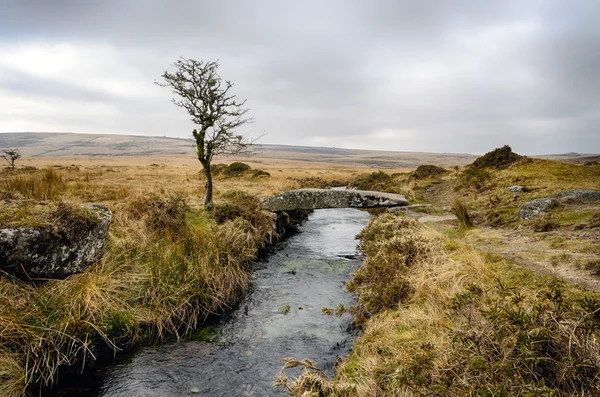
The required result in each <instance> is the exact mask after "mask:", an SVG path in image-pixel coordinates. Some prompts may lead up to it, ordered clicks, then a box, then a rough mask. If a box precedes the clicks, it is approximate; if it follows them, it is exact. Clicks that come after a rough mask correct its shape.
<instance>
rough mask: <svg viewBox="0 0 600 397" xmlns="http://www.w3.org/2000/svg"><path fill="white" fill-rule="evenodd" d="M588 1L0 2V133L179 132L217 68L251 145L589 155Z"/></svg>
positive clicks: (591, 72)
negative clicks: (182, 61) (210, 69)
mask: <svg viewBox="0 0 600 397" xmlns="http://www.w3.org/2000/svg"><path fill="white" fill-rule="evenodd" d="M599 16H600V1H597V0H590V1H577V0H565V1H528V0H517V1H481V0H472V1H468V0H462V1H449V0H448V1H443V0H439V1H431V0H429V1H424V0H419V1H400V0H371V1H368V0H364V1H349V0H340V1H331V0H327V1H326V0H315V1H304V0H303V1H293V2H292V1H284V0H273V1H261V0H253V1H241V0H239V1H223V0H220V1H212V2H209V1H183V0H178V1H173V0H172V1H158V0H143V1H142V0H138V1H127V0H114V1H112V0H103V1H91V0H90V1H85V0H73V1H68V0H39V1H33V0H0V54H1V55H0V132H18V131H72V132H98V133H128V134H148V135H159V136H162V135H166V136H173V137H186V138H187V137H191V133H190V132H191V129H192V128H193V127H194V126H193V124H192V123H191V122H190V121H189V118H188V116H187V113H186V112H185V111H184V110H183V109H181V108H177V107H176V106H174V105H173V104H171V103H170V99H171V93H170V92H169V90H167V89H166V88H160V87H158V86H155V85H154V84H153V83H154V80H156V79H159V78H160V75H161V73H162V71H163V70H164V69H165V68H168V67H169V65H170V64H171V63H172V62H173V61H175V60H176V59H177V58H178V57H179V56H184V57H187V58H194V59H204V60H216V59H218V60H220V64H221V68H220V69H219V71H220V74H221V76H222V77H223V78H225V79H228V80H232V81H234V82H235V83H236V86H235V93H236V94H237V96H238V98H240V99H244V98H245V99H247V105H248V107H249V108H250V110H251V115H252V116H253V117H254V118H255V120H256V122H255V123H254V124H252V125H251V126H250V127H249V128H247V129H245V131H244V132H246V133H250V134H254V135H260V134H262V133H266V135H265V136H264V137H263V138H262V139H261V142H262V143H279V144H292V145H309V146H335V147H346V148H368V149H384V150H407V151H431V152H470V153H481V152H486V151H488V150H490V149H493V148H494V147H497V146H500V145H503V144H510V145H511V146H512V147H513V149H514V150H515V151H517V152H520V153H524V154H541V153H564V152H570V151H578V152H584V153H592V152H594V153H598V152H600V129H599V125H600V24H599V23H598V18H599Z"/></svg>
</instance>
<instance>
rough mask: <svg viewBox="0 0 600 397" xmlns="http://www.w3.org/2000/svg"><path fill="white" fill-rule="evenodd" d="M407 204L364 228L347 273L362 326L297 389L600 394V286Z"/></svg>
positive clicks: (309, 368)
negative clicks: (550, 270) (585, 284)
mask: <svg viewBox="0 0 600 397" xmlns="http://www.w3.org/2000/svg"><path fill="white" fill-rule="evenodd" d="M470 233H477V231H472V232H470V231H462V232H456V231H455V230H453V229H447V228H446V229H444V228H442V229H441V231H440V230H436V229H434V228H432V227H427V226H423V225H421V224H419V223H418V222H416V221H414V220H411V219H407V218H406V217H403V216H401V215H392V214H384V215H381V216H379V217H376V218H374V219H373V220H372V221H371V223H370V224H369V226H368V227H367V228H365V230H364V231H363V232H362V233H361V235H360V237H361V239H362V240H361V246H362V249H363V251H364V252H365V253H366V254H367V259H366V261H365V265H364V267H362V268H361V269H359V270H358V271H357V272H356V273H355V274H354V277H353V279H352V281H351V282H350V283H349V284H348V288H349V289H350V290H351V291H354V292H355V293H356V294H357V296H358V299H359V304H358V305H356V306H354V307H350V308H343V310H344V311H348V312H350V313H352V314H353V315H354V316H355V318H356V320H357V322H358V324H360V325H361V326H362V327H363V334H362V335H361V336H360V338H359V339H358V341H357V343H356V344H355V348H354V351H353V352H352V353H351V354H350V355H349V356H348V358H347V359H346V360H344V361H343V362H342V363H341V364H340V365H339V366H338V368H337V375H336V377H335V378H334V379H330V378H329V377H327V376H326V375H325V374H323V373H321V372H320V371H319V370H318V369H317V368H316V366H315V365H314V363H310V362H299V361H294V360H291V361H288V363H287V366H288V367H292V366H304V367H305V373H304V375H302V376H301V377H299V378H296V379H291V380H290V379H287V378H286V377H285V374H282V376H281V377H280V379H279V382H280V383H281V384H283V385H285V386H286V387H287V388H288V389H289V391H290V394H292V395H294V396H306V395H315V396H316V395H328V396H329V395H331V396H398V395H402V396H404V395H406V396H412V395H424V394H426V395H443V396H464V395H502V396H504V395H505V396H508V395H548V396H550V395H558V396H576V395H577V396H581V395H597V394H598V393H599V392H600V345H599V343H598V340H600V328H599V327H598V324H599V323H600V320H599V319H598V312H600V297H599V296H598V295H597V294H595V293H592V292H587V291H584V290H581V289H579V288H577V287H574V286H572V285H569V284H565V283H561V282H559V281H557V280H555V279H551V278H549V277H544V276H539V275H536V274H534V273H532V272H530V271H527V270H525V269H523V268H520V267H518V266H516V265H514V264H512V263H510V262H508V261H506V260H504V259H502V258H500V257H496V256H493V255H489V254H484V253H482V252H480V251H478V250H477V249H476V248H474V247H473V246H471V245H469V244H468V240H469V234H470Z"/></svg>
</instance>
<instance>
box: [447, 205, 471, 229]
mask: <svg viewBox="0 0 600 397" xmlns="http://www.w3.org/2000/svg"><path fill="white" fill-rule="evenodd" d="M452 213H453V214H454V215H455V216H456V219H458V227H459V229H461V230H467V229H470V228H472V227H473V220H472V219H471V215H469V210H468V208H467V205H466V204H465V202H464V201H462V200H459V199H455V200H454V201H453V202H452Z"/></svg>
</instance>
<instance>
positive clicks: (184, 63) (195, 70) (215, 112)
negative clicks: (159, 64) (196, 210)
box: [155, 57, 253, 209]
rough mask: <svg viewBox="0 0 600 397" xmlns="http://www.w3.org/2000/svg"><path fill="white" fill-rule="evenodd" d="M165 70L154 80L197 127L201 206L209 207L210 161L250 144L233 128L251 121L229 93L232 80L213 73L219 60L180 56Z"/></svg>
mask: <svg viewBox="0 0 600 397" xmlns="http://www.w3.org/2000/svg"><path fill="white" fill-rule="evenodd" d="M171 67H172V69H173V71H172V72H171V71H168V70H165V72H164V73H163V74H162V78H163V80H164V81H162V82H158V81H156V82H155V84H157V85H159V86H161V87H168V88H170V89H171V91H172V92H173V93H174V94H176V95H177V96H176V97H174V98H173V99H172V102H173V103H174V104H175V105H177V106H179V107H182V108H184V109H186V110H187V112H188V114H189V115H190V117H191V119H192V121H193V122H194V123H195V124H197V125H198V126H199V128H198V129H197V130H196V129H195V130H193V131H192V134H193V135H194V139H195V140H196V152H197V155H198V160H200V163H201V164H202V170H203V171H204V175H205V176H206V196H205V198H204V206H205V208H207V209H211V208H212V207H213V182H212V175H211V171H210V164H211V161H212V159H213V157H214V156H217V155H237V154H240V153H241V152H244V151H245V150H246V149H247V148H248V146H249V145H250V144H251V142H249V141H248V140H247V139H245V137H244V136H242V135H238V134H236V132H235V130H236V129H237V128H238V127H240V126H242V125H244V124H246V123H251V122H252V121H253V119H252V118H248V117H246V113H248V109H246V108H245V107H244V105H245V103H246V101H245V100H244V101H241V102H239V101H237V100H236V99H235V98H236V96H235V95H233V94H231V93H230V90H231V88H232V87H233V85H234V84H233V83H232V82H231V81H229V80H223V79H221V77H220V76H219V74H218V73H217V69H218V68H219V62H217V61H211V62H205V61H197V60H194V59H186V58H183V57H181V58H180V59H179V60H177V61H176V62H175V63H174V64H172V65H171Z"/></svg>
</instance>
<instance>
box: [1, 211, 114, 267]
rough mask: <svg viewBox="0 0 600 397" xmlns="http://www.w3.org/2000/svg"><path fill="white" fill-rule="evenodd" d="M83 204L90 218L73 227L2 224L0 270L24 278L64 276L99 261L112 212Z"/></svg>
mask: <svg viewBox="0 0 600 397" xmlns="http://www.w3.org/2000/svg"><path fill="white" fill-rule="evenodd" d="M84 208H86V209H87V210H88V215H89V218H90V221H89V222H88V223H86V224H85V227H81V225H79V227H77V228H76V229H73V230H62V229H57V228H56V227H52V226H42V227H28V226H21V227H4V228H0V270H3V271H5V272H6V273H9V274H13V275H15V276H17V277H19V278H22V279H29V278H31V279H34V278H65V277H67V276H69V275H71V274H74V273H80V272H82V271H83V270H85V269H86V268H87V267H88V266H89V265H90V264H92V263H94V262H96V261H98V260H99V259H100V258H101V257H102V254H103V253H104V245H105V241H106V234H107V232H108V228H109V226H110V223H111V220H112V213H111V211H110V210H109V209H108V208H106V207H104V206H102V205H86V206H84Z"/></svg>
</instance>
